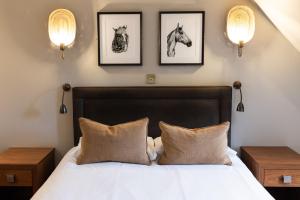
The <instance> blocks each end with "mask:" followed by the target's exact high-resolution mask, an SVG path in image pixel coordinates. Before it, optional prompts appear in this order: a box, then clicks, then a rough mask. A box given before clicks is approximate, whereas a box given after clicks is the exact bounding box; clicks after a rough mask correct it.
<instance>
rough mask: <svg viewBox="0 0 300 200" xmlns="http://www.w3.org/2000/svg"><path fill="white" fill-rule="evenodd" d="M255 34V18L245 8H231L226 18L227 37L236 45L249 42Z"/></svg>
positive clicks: (248, 9) (249, 10)
mask: <svg viewBox="0 0 300 200" xmlns="http://www.w3.org/2000/svg"><path fill="white" fill-rule="evenodd" d="M254 32H255V16H254V13H253V11H252V10H251V8H249V7H247V6H235V7H233V8H232V9H231V10H230V11H229V13H228V16H227V36H228V38H229V39H230V41H231V42H233V43H234V44H237V45H241V44H245V43H247V42H249V41H250V40H251V39H252V38H253V36H254Z"/></svg>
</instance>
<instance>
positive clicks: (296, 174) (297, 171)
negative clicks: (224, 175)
mask: <svg viewBox="0 0 300 200" xmlns="http://www.w3.org/2000/svg"><path fill="white" fill-rule="evenodd" d="M241 157H242V160H243V162H244V163H245V164H246V165H247V167H248V168H249V169H250V171H251V172H252V173H253V175H254V176H255V177H256V179H257V180H258V181H259V182H260V183H261V184H262V185H263V186H264V187H266V188H267V190H268V191H269V192H270V193H271V194H272V195H273V196H274V197H275V198H276V199H289V200H292V199H298V200H299V199H300V196H299V195H300V155H299V154H298V153H296V152H295V151H293V150H292V149H290V148H289V147H241Z"/></svg>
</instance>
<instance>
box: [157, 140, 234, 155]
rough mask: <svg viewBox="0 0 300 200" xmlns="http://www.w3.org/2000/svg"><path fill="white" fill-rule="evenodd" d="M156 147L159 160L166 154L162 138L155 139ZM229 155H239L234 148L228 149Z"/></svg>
mask: <svg viewBox="0 0 300 200" xmlns="http://www.w3.org/2000/svg"><path fill="white" fill-rule="evenodd" d="M154 147H155V151H156V154H157V155H156V158H159V157H160V156H161V155H162V154H163V152H164V146H163V143H162V141H161V137H157V138H155V139H154ZM227 155H228V156H229V155H233V156H235V155H237V152H236V151H235V150H233V149H232V148H230V147H227Z"/></svg>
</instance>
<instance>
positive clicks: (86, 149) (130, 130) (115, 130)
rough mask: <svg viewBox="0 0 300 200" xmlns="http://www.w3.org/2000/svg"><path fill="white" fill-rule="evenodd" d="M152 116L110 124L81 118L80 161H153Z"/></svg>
mask: <svg viewBox="0 0 300 200" xmlns="http://www.w3.org/2000/svg"><path fill="white" fill-rule="evenodd" d="M148 122H149V119H148V118H145V119H141V120H137V121H134V122H128V123H124V124H118V125H115V126H107V125H105V124H101V123H98V122H95V121H92V120H89V119H85V118H80V119H79V124H80V129H81V132H82V142H81V153H80V155H79V156H78V158H77V164H86V163H96V162H105V161H116V162H126V163H137V164H146V165H148V164H150V161H149V158H148V155H147V145H146V144H147V130H148Z"/></svg>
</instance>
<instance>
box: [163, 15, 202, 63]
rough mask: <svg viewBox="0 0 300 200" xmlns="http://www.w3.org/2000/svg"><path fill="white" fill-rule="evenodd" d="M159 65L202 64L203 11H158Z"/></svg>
mask: <svg viewBox="0 0 300 200" xmlns="http://www.w3.org/2000/svg"><path fill="white" fill-rule="evenodd" d="M159 18H160V40H159V41H160V43H159V45H160V51H159V54H160V55H159V58H160V65H203V64H204V28H205V12H204V11H163V12H160V17H159Z"/></svg>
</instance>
